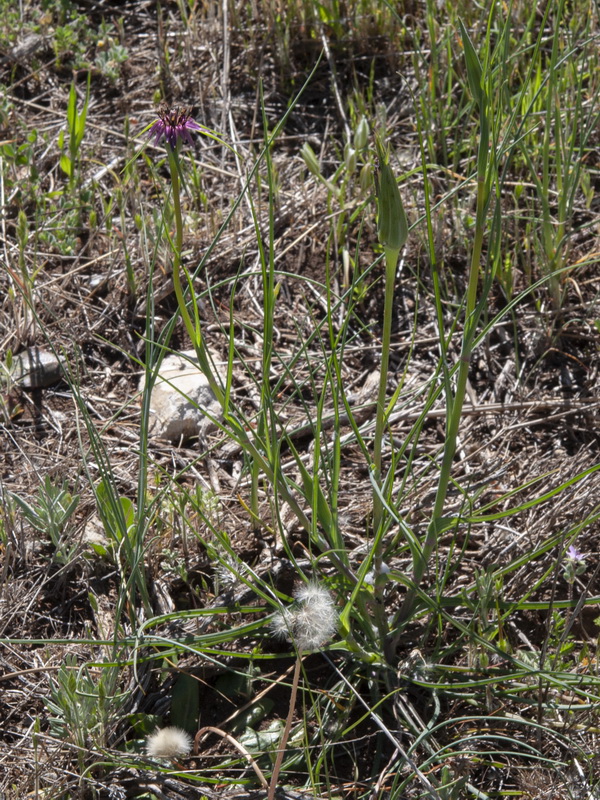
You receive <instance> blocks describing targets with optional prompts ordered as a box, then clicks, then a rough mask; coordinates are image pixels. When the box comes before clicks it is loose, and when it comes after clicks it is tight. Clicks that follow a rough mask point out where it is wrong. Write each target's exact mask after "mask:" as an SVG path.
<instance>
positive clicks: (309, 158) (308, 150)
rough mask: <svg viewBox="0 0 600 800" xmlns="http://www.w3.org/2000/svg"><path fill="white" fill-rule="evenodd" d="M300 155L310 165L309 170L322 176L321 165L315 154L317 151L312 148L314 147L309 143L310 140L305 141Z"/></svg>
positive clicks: (317, 175)
mask: <svg viewBox="0 0 600 800" xmlns="http://www.w3.org/2000/svg"><path fill="white" fill-rule="evenodd" d="M300 156H301V157H302V160H303V161H304V163H305V164H306V166H307V167H308V170H309V172H312V174H313V175H314V176H315V177H317V178H318V177H320V175H321V168H320V167H319V162H318V160H317V157H316V155H315V151H314V150H313V149H312V147H311V146H310V145H309V143H308V142H304V144H303V145H302V148H301V150H300Z"/></svg>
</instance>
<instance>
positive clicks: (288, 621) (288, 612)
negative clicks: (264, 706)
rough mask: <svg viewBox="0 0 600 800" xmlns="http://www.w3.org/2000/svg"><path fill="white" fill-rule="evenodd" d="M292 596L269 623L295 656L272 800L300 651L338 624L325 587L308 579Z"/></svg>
mask: <svg viewBox="0 0 600 800" xmlns="http://www.w3.org/2000/svg"><path fill="white" fill-rule="evenodd" d="M294 596H295V598H296V601H297V602H296V605H295V606H294V607H292V608H291V609H285V610H283V611H281V612H280V613H278V614H276V615H275V616H274V617H273V621H272V622H271V629H272V631H273V633H274V634H275V636H278V637H281V638H286V639H287V638H289V639H292V641H293V642H294V645H295V646H296V651H297V654H298V655H297V658H296V666H295V668H294V676H293V678H292V691H291V694H290V707H289V710H288V715H287V718H286V721H285V726H284V729H283V733H282V734H281V741H280V742H279V748H278V750H277V757H276V759H275V764H274V766H273V772H272V774H271V783H270V784H269V791H268V793H267V800H274V797H275V792H276V790H277V781H278V780H279V773H280V772H281V765H282V763H283V756H284V753H285V748H286V745H287V742H288V739H289V736H290V731H291V729H292V722H293V719H294V709H295V707H296V697H297V694H298V683H299V681H300V667H301V666H302V653H303V652H304V651H305V650H314V649H316V648H318V647H321V646H322V645H323V644H325V642H326V641H327V640H328V639H330V638H331V637H332V636H333V634H334V633H335V632H336V630H337V626H338V617H337V613H336V610H335V605H334V602H333V599H332V597H331V595H330V594H329V592H328V591H327V589H324V588H323V587H322V586H320V585H319V584H318V583H316V582H311V583H307V584H306V585H305V586H303V587H302V588H300V589H299V590H298V591H297V592H296V593H295V595H294Z"/></svg>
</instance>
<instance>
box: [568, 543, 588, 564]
mask: <svg viewBox="0 0 600 800" xmlns="http://www.w3.org/2000/svg"><path fill="white" fill-rule="evenodd" d="M567 558H570V559H571V561H584V560H585V555H584V554H583V553H580V552H579V550H578V549H577V548H576V547H575V545H574V544H572V545H570V546H569V547H568V548H567Z"/></svg>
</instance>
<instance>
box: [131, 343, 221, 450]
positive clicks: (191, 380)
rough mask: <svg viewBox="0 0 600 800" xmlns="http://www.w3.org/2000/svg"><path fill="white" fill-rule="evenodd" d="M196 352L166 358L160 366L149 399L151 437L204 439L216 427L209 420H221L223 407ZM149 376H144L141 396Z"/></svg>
mask: <svg viewBox="0 0 600 800" xmlns="http://www.w3.org/2000/svg"><path fill="white" fill-rule="evenodd" d="M197 365H198V359H197V358H196V354H195V352H194V351H193V350H186V351H184V352H183V353H181V354H176V355H170V356H167V357H166V358H165V359H164V361H163V362H162V364H161V366H160V371H159V373H158V377H157V379H156V383H155V384H154V387H153V388H152V395H151V397H150V420H149V432H150V435H151V436H155V437H157V438H160V439H168V440H169V441H170V442H180V441H185V440H186V439H190V438H191V437H193V436H198V437H200V438H202V437H203V436H205V435H206V434H207V433H208V432H209V431H211V430H214V428H215V425H214V423H213V421H212V420H211V419H209V417H207V416H206V412H208V413H209V414H210V415H211V416H212V417H214V418H216V419H221V406H220V404H219V402H218V401H217V399H216V397H215V396H214V394H213V392H212V389H211V388H210V386H209V383H208V380H207V379H206V377H205V376H204V374H203V373H202V372H201V370H200V368H199V367H198V366H197ZM145 382H146V376H145V375H142V379H141V381H140V392H141V391H143V389H144V385H145Z"/></svg>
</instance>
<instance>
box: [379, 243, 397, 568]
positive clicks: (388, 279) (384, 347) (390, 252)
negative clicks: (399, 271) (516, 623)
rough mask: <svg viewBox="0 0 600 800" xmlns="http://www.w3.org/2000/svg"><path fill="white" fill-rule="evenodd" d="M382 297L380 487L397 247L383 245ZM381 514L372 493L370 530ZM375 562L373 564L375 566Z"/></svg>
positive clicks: (380, 483)
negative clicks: (383, 287)
mask: <svg viewBox="0 0 600 800" xmlns="http://www.w3.org/2000/svg"><path fill="white" fill-rule="evenodd" d="M384 251H385V298H384V307H383V332H382V338H381V372H380V374H379V392H378V394H377V406H376V411H375V441H374V443H373V466H374V468H375V481H376V483H377V485H378V486H379V488H380V489H381V485H382V481H381V454H382V450H383V434H384V430H385V422H386V416H387V415H386V407H385V399H386V392H387V378H388V367H389V361H390V343H391V339H392V312H393V308H394V279H395V277H396V267H397V265H398V258H399V256H400V250H397V249H394V248H391V247H385V248H384ZM382 517H383V503H382V502H381V498H380V497H379V494H378V493H377V492H373V532H374V533H377V531H378V530H379V526H380V525H381V521H382ZM377 566H378V565H376V568H377Z"/></svg>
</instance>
